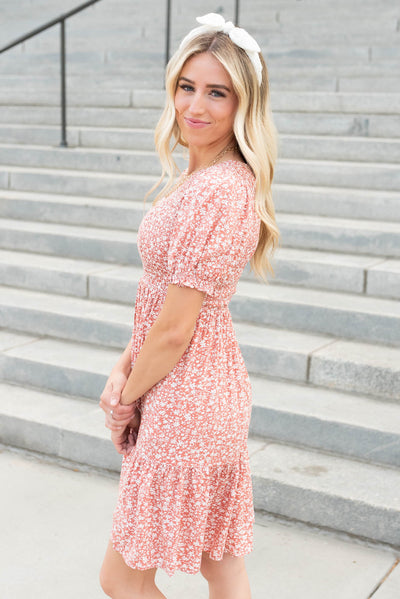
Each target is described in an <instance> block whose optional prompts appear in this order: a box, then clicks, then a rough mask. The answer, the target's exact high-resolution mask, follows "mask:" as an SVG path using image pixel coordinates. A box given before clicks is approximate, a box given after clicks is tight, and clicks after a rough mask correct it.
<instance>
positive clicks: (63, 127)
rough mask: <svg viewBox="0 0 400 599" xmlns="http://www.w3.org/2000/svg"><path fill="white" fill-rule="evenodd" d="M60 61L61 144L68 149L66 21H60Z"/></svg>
mask: <svg viewBox="0 0 400 599" xmlns="http://www.w3.org/2000/svg"><path fill="white" fill-rule="evenodd" d="M60 27H61V29H60V59H61V64H60V67H61V143H60V146H62V147H64V148H66V147H67V145H68V144H67V110H66V93H65V89H66V83H65V19H62V20H61V21H60Z"/></svg>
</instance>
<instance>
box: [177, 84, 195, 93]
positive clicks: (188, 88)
mask: <svg viewBox="0 0 400 599" xmlns="http://www.w3.org/2000/svg"><path fill="white" fill-rule="evenodd" d="M179 87H180V88H181V89H183V91H185V92H192V91H194V88H193V87H192V86H191V85H189V84H188V83H181V84H180V85H179Z"/></svg>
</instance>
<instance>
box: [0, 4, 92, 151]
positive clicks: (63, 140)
mask: <svg viewBox="0 0 400 599" xmlns="http://www.w3.org/2000/svg"><path fill="white" fill-rule="evenodd" d="M96 2H99V0H89V1H88V2H85V3H84V4H81V5H80V6H77V7H76V8H73V9H72V10H70V11H68V12H66V13H64V14H62V15H60V16H59V17H56V18H55V19H52V20H51V21H48V22H47V23H45V24H44V25H41V26H40V27H36V28H35V29H32V31H30V32H29V33H26V34H25V35H22V36H21V37H19V38H17V39H16V40H14V41H13V42H10V43H9V44H7V45H6V46H4V47H3V48H0V54H2V53H3V52H6V50H10V49H11V48H14V46H18V44H22V43H23V42H25V41H26V40H28V39H30V38H31V37H34V36H35V35H38V34H39V33H42V31H45V30H46V29H50V27H53V26H54V25H57V24H58V23H60V67H61V68H60V75H61V143H60V146H63V147H67V145H68V144H67V108H66V107H67V100H66V96H67V95H66V69H65V21H66V20H67V19H68V18H69V17H72V16H73V15H75V14H76V13H78V12H81V11H82V10H84V9H85V8H88V6H91V5H92V4H96Z"/></svg>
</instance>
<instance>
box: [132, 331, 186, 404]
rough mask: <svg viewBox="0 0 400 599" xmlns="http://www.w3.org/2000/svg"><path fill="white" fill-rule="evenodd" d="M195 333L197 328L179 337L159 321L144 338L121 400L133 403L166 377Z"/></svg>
mask: <svg viewBox="0 0 400 599" xmlns="http://www.w3.org/2000/svg"><path fill="white" fill-rule="evenodd" d="M192 335H193V330H192V331H190V332H188V333H187V334H186V335H184V336H183V337H182V338H181V339H179V340H177V339H174V338H173V336H172V335H171V333H170V332H169V331H168V330H165V329H163V327H162V326H160V325H158V323H157V322H156V323H155V324H154V325H153V326H152V327H151V329H150V331H149V333H148V335H147V336H146V339H145V340H144V343H143V345H142V348H141V350H140V352H139V355H138V357H137V359H136V361H135V364H134V366H133V368H132V371H131V373H130V375H129V378H128V382H127V383H126V385H125V388H124V390H123V392H122V395H121V403H122V404H123V405H128V404H131V403H133V402H134V401H136V400H137V399H139V397H141V396H142V395H143V394H144V393H146V391H148V390H149V389H151V387H153V385H155V384H156V383H158V382H159V381H160V380H161V379H163V378H164V377H165V376H166V375H167V374H168V373H169V372H170V371H171V370H172V369H173V368H174V366H175V365H176V364H177V362H178V361H179V360H180V358H181V357H182V355H183V354H184V352H185V350H186V348H187V347H188V345H189V343H190V340H191V338H192Z"/></svg>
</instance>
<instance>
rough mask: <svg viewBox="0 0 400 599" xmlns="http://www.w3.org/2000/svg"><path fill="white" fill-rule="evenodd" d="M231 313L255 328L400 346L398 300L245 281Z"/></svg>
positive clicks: (238, 289) (235, 296) (234, 300)
mask: <svg viewBox="0 0 400 599" xmlns="http://www.w3.org/2000/svg"><path fill="white" fill-rule="evenodd" d="M230 311H231V313H232V316H233V317H234V318H235V319H237V320H243V321H245V322H252V323H254V324H256V323H259V324H262V325H267V326H274V327H282V328H288V329H290V330H296V331H305V332H306V331H307V332H311V333H318V334H320V333H321V334H324V335H332V336H334V337H340V338H344V339H355V340H358V341H365V342H367V343H375V342H376V343H382V344H388V345H392V346H397V347H399V346H400V305H399V302H398V301H397V300H395V301H393V300H387V299H377V298H369V297H360V296H359V295H353V294H347V293H335V292H332V291H317V290H315V289H304V288H298V287H291V288H288V287H287V286H284V285H271V286H269V287H267V286H265V285H259V284H257V283H253V282H251V281H241V282H240V283H239V284H238V288H237V293H236V294H235V295H234V297H233V298H232V300H231V303H230Z"/></svg>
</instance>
